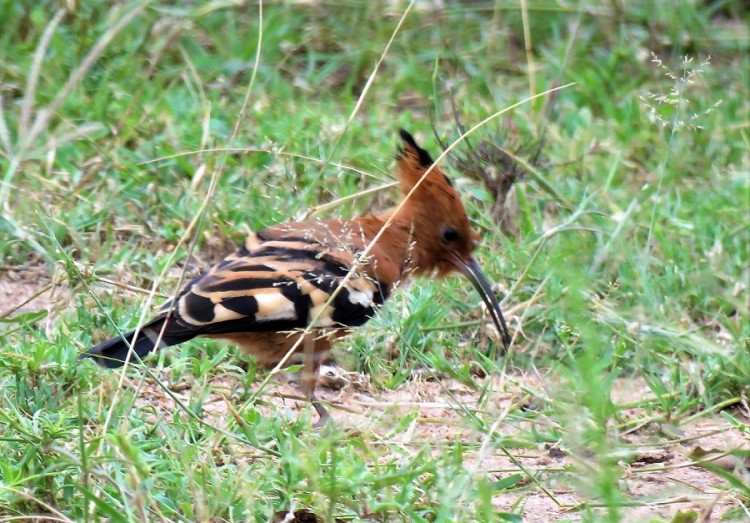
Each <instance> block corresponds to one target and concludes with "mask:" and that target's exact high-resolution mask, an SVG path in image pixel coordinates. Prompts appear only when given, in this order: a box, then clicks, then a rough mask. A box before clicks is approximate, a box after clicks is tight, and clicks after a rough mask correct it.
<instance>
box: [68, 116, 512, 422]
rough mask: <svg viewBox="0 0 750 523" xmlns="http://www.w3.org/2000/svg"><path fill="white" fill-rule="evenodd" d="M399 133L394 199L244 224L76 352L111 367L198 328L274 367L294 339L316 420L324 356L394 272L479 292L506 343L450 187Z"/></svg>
mask: <svg viewBox="0 0 750 523" xmlns="http://www.w3.org/2000/svg"><path fill="white" fill-rule="evenodd" d="M401 138H402V140H403V148H402V150H401V152H400V153H399V155H398V157H397V169H398V176H399V181H400V185H401V191H402V193H403V194H404V197H405V199H404V200H403V201H402V203H401V204H400V205H398V206H396V207H393V208H391V209H389V210H387V211H385V212H383V213H382V214H379V215H367V216H362V217H358V218H354V219H351V220H325V221H324V220H320V221H317V220H316V221H305V222H292V223H286V224H280V225H275V226H272V227H269V228H267V229H264V230H262V231H260V232H258V233H256V234H253V235H251V236H250V237H249V238H248V239H247V240H246V241H245V243H244V245H243V246H242V247H240V248H239V250H238V251H237V252H235V253H233V254H231V255H229V256H227V257H226V258H225V259H224V260H222V261H221V262H219V263H218V264H217V265H215V266H214V267H212V268H211V270H209V271H208V272H207V273H205V274H202V275H200V276H198V277H197V278H195V279H194V280H193V281H191V282H190V283H188V284H187V285H186V286H185V288H184V289H183V290H182V291H181V292H180V293H179V294H178V295H177V297H176V298H175V299H174V300H172V301H171V302H169V303H167V304H166V305H165V306H164V307H163V308H162V312H161V313H160V314H159V315H157V316H156V317H155V318H154V319H153V320H151V321H150V322H148V323H147V324H145V325H144V326H143V327H142V328H141V329H140V331H139V332H138V333H135V332H130V333H127V334H125V335H123V336H122V337H117V338H112V339H110V340H107V341H105V342H103V343H101V344H99V345H97V346H96V347H94V348H92V349H90V350H89V351H87V352H86V353H85V354H84V355H83V356H82V358H93V359H94V360H95V361H97V362H98V363H99V364H101V365H103V366H106V367H118V366H121V365H122V364H124V363H125V361H126V360H128V359H130V358H133V357H134V356H133V355H136V356H137V357H139V358H140V357H143V356H145V355H146V354H148V353H149V352H151V351H153V350H154V349H155V348H158V347H164V346H170V345H175V344H178V343H182V342H184V341H187V340H190V339H192V338H194V337H196V336H205V337H214V338H222V339H226V340H229V341H232V342H234V343H236V344H237V345H239V346H240V347H242V348H243V349H244V350H245V351H247V352H248V353H250V354H251V355H253V356H254V357H255V358H256V359H257V360H258V361H259V362H261V363H263V364H266V365H273V364H276V363H278V362H279V361H282V359H283V358H284V357H285V356H286V354H287V352H289V351H290V350H291V349H292V347H294V346H295V345H297V346H299V347H300V348H299V349H298V352H299V353H301V354H303V356H304V359H305V361H306V366H307V371H306V373H305V375H304V376H303V381H302V385H303V389H305V392H306V393H307V394H308V396H310V398H311V399H312V400H313V404H314V405H315V408H316V409H317V410H318V412H319V413H320V415H321V421H324V420H325V419H326V417H327V412H326V411H325V409H324V408H323V407H322V405H320V404H319V402H317V400H316V399H315V397H314V388H315V382H316V378H317V368H318V365H319V362H320V358H321V357H322V354H324V353H327V352H328V351H329V350H330V348H331V345H332V343H333V342H334V341H336V340H337V339H338V338H340V337H342V336H344V335H345V334H346V333H347V332H348V331H349V330H350V329H351V328H353V327H356V326H358V325H361V324H363V323H365V322H366V321H367V320H368V319H369V318H370V317H372V315H373V314H374V313H375V311H376V310H377V308H378V307H379V306H380V305H382V304H383V302H385V300H386V299H387V298H388V297H389V296H390V294H391V292H392V291H393V289H394V288H395V287H396V286H397V285H398V284H399V283H400V282H401V281H403V280H405V279H407V278H408V277H409V276H411V275H427V274H435V275H437V276H439V277H442V276H445V275H446V274H448V273H450V272H453V271H459V272H461V273H463V274H464V275H465V276H467V277H468V278H469V280H470V281H471V282H472V284H473V285H474V286H475V287H476V289H477V290H478V291H479V293H480V295H481V296H482V299H483V300H484V302H485V304H486V305H487V306H488V310H489V313H490V314H491V316H492V319H493V321H494V322H495V325H496V326H497V328H498V330H499V331H500V334H501V336H502V339H503V343H504V344H505V346H506V347H507V346H508V344H509V343H510V337H509V335H508V331H507V328H506V326H505V321H504V319H503V317H502V313H501V311H500V307H499V304H498V302H497V299H496V298H495V296H494V295H493V294H492V291H491V289H490V286H489V284H488V282H487V280H486V279H485V278H484V276H483V274H482V273H481V270H480V269H479V266H478V264H477V263H476V261H475V260H474V258H473V257H472V253H473V251H474V250H475V248H476V246H477V244H478V235H477V234H476V233H475V232H474V231H472V229H471V227H470V224H469V219H468V217H467V215H466V210H465V209H464V206H463V204H462V203H461V199H460V197H459V194H458V192H457V191H456V190H455V188H454V187H453V186H452V184H451V183H450V180H449V179H448V178H447V176H446V175H445V174H444V173H443V171H442V170H441V169H440V168H439V167H438V166H437V165H433V161H432V158H430V156H429V154H428V153H427V152H426V151H425V150H423V149H421V148H420V147H419V146H418V145H417V144H416V143H415V141H414V139H413V138H412V136H411V135H410V134H409V133H407V132H406V131H403V130H402V131H401ZM300 336H303V337H304V343H300V342H299V338H300Z"/></svg>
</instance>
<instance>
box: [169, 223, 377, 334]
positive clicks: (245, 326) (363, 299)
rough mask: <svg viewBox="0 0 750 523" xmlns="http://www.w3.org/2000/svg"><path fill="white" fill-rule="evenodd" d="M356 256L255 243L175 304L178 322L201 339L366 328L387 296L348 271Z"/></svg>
mask: <svg viewBox="0 0 750 523" xmlns="http://www.w3.org/2000/svg"><path fill="white" fill-rule="evenodd" d="M352 260H353V256H352V254H351V253H350V252H346V251H341V252H334V251H331V250H329V249H327V248H325V247H323V246H322V245H321V244H319V243H311V242H309V241H305V240H301V239H295V238H287V239H280V240H272V241H261V240H259V239H258V238H257V237H251V238H250V239H249V240H248V242H246V245H245V247H244V248H242V249H240V250H239V251H238V252H237V253H236V254H234V255H232V256H230V257H228V258H227V259H225V260H224V261H222V262H221V263H219V264H218V265H216V266H215V267H214V268H213V269H211V270H210V271H209V272H208V273H206V274H204V275H203V276H200V277H198V278H196V279H195V280H193V281H192V282H191V283H190V284H189V285H188V286H187V288H186V289H185V290H184V291H183V293H182V294H181V295H180V296H179V297H178V298H177V300H176V302H175V304H174V306H173V310H172V317H173V319H174V320H176V321H177V322H178V323H180V324H182V325H185V326H190V327H192V328H193V329H195V332H196V334H215V335H220V334H226V333H238V332H274V331H291V330H295V329H301V328H305V327H307V326H308V324H310V323H311V322H312V324H313V327H314V328H347V327H356V326H358V325H362V324H363V323H365V322H366V321H367V320H368V319H370V317H372V315H373V314H374V313H375V309H376V308H377V307H378V306H379V305H380V304H382V303H383V301H385V299H386V298H387V294H388V293H387V290H386V289H383V288H382V286H381V285H380V284H379V282H378V281H376V280H374V279H372V278H370V277H368V276H367V275H365V274H359V273H358V274H355V275H353V277H351V278H350V279H349V280H348V281H347V283H346V284H345V285H344V286H342V288H341V290H340V291H338V293H337V294H336V296H335V297H334V298H333V300H330V298H331V295H332V294H333V293H334V292H336V289H337V287H339V285H340V283H341V282H342V281H343V280H344V278H345V276H346V275H347V273H348V272H349V270H350V267H351V262H352ZM329 300H330V303H329Z"/></svg>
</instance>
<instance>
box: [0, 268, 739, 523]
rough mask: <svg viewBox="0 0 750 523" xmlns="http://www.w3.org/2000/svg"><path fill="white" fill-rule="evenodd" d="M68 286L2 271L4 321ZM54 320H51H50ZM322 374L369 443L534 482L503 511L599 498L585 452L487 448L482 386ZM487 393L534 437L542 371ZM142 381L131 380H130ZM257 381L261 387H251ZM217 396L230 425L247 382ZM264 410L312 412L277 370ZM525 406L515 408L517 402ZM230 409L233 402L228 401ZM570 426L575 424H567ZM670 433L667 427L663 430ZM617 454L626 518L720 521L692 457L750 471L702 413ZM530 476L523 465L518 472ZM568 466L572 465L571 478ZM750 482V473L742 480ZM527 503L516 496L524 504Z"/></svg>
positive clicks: (508, 425)
mask: <svg viewBox="0 0 750 523" xmlns="http://www.w3.org/2000/svg"><path fill="white" fill-rule="evenodd" d="M67 294H68V293H67V292H63V291H61V290H60V289H59V288H57V287H56V286H54V285H50V279H49V278H48V277H45V276H44V275H43V274H42V273H40V272H39V271H38V270H33V269H24V270H8V268H3V269H2V270H0V318H2V317H14V316H16V315H18V314H21V313H25V312H32V311H37V310H41V309H51V308H53V307H52V306H53V305H57V304H58V302H59V301H61V300H62V301H64V300H65V299H67ZM47 320H48V319H47ZM324 374H325V375H324V378H325V379H324V381H325V382H326V383H327V384H328V385H330V386H329V387H321V388H320V390H319V396H320V397H321V399H322V400H324V401H326V402H328V403H329V404H330V405H331V406H332V409H331V410H332V414H333V416H334V419H335V422H334V423H335V425H336V426H337V427H338V428H339V429H340V430H356V431H357V432H359V433H361V434H363V435H365V436H366V437H368V441H370V442H371V444H372V445H373V446H375V445H381V446H382V445H388V444H394V443H397V444H399V445H402V446H406V447H409V446H412V447H413V448H415V449H417V448H423V447H424V446H425V445H429V446H431V447H433V448H434V449H436V450H435V452H438V451H439V449H440V447H441V445H443V444H448V443H451V442H455V441H459V440H460V441H464V442H474V443H477V445H475V446H474V448H475V450H472V451H469V452H468V453H467V456H468V459H467V466H468V467H473V468H474V469H475V471H476V473H477V474H486V475H487V476H488V477H489V478H490V480H491V481H495V480H497V479H501V478H504V477H507V476H509V475H512V474H519V473H520V474H522V475H523V476H524V477H528V476H527V474H526V472H527V473H531V474H532V475H533V476H534V478H535V481H532V480H531V479H528V480H527V481H526V482H525V483H526V484H525V486H524V487H523V488H521V489H515V490H514V491H512V492H508V493H499V494H498V495H496V496H495V499H494V502H495V504H496V505H497V507H498V508H499V509H504V510H508V511H510V510H512V509H513V507H515V506H518V507H520V508H521V510H522V511H523V515H524V521H528V522H537V521H539V522H541V521H558V520H562V519H567V520H572V521H577V520H579V519H580V515H579V514H578V512H577V511H576V510H575V507H576V506H577V505H579V504H581V503H583V502H590V501H591V499H593V495H594V493H591V494H592V498H587V497H585V493H586V492H587V489H586V486H585V485H583V484H581V483H580V482H579V479H577V478H580V477H586V476H587V475H588V472H587V471H588V470H591V471H595V470H596V466H597V464H596V463H595V460H594V458H593V457H591V455H590V454H589V453H588V452H587V449H584V448H578V449H567V448H560V447H558V446H556V445H551V444H549V443H547V444H538V445H536V448H531V449H525V450H519V449H515V448H514V449H510V451H509V455H508V454H505V453H503V452H502V451H501V450H500V449H497V448H496V447H495V446H494V445H489V444H488V443H489V441H488V436H487V433H486V432H485V433H480V432H478V431H477V430H475V429H473V428H472V427H471V426H470V424H469V423H468V422H467V421H466V418H465V414H464V412H463V411H464V409H477V408H478V407H477V405H480V402H479V392H478V391H477V390H473V389H471V388H469V387H467V386H465V385H462V384H460V383H458V382H456V381H454V380H450V379H440V380H425V379H422V378H415V379H414V380H412V381H409V382H407V383H405V384H404V385H403V386H401V387H400V388H399V389H398V390H376V389H374V388H373V387H372V386H370V384H369V380H368V379H367V377H366V376H363V375H359V374H356V373H347V372H345V371H342V370H341V369H338V368H336V367H330V368H324ZM485 380H491V381H489V382H485V383H482V380H479V381H480V383H482V385H487V390H488V391H489V396H487V399H486V401H484V402H482V403H481V409H483V410H482V411H481V413H480V414H481V415H482V417H483V418H484V419H493V418H492V417H490V414H491V416H494V417H495V418H494V419H496V420H497V421H496V423H495V424H494V426H493V430H494V431H495V435H502V436H504V437H513V436H514V435H516V436H518V438H519V439H523V440H525V441H530V440H529V439H528V437H524V435H528V433H529V430H530V425H529V423H531V422H530V421H527V420H522V419H519V418H518V417H515V418H514V417H512V416H510V415H509V414H508V413H511V412H517V407H518V406H519V405H525V406H526V407H528V408H531V409H533V408H534V402H533V401H531V400H530V397H529V395H528V394H527V392H526V391H528V390H529V389H532V390H539V391H544V390H546V389H548V386H547V384H543V383H541V382H540V378H539V377H538V376H531V375H507V376H499V377H498V376H495V377H492V378H485ZM131 384H132V386H136V385H135V382H132V383H131ZM256 385H257V384H256ZM210 386H211V396H210V397H209V399H208V401H207V402H206V403H205V404H204V412H205V414H206V415H207V418H208V419H207V421H210V422H211V423H212V424H216V425H218V426H223V425H225V424H226V423H227V420H230V419H231V418H232V417H231V414H230V412H229V402H232V399H233V397H235V396H236V395H237V392H238V390H241V389H240V388H241V387H242V385H241V384H240V383H239V382H238V381H237V380H236V379H234V378H230V377H227V376H220V377H217V378H214V379H213V380H212V381H211V382H210ZM192 387H193V385H192V384H191V383H188V382H186V383H178V384H175V385H174V386H173V387H172V389H173V390H172V391H173V393H174V394H175V395H176V396H177V397H179V398H181V399H182V400H184V401H185V402H186V403H189V399H190V395H191V393H192V392H193V390H192ZM614 391H615V393H614V396H613V398H612V400H613V401H614V402H615V403H616V404H618V405H625V404H628V403H631V402H634V401H637V400H642V399H644V398H647V397H650V396H652V393H651V392H650V390H649V389H648V387H647V386H646V384H645V383H644V382H642V381H641V380H639V379H636V380H632V379H619V380H618V381H617V382H616V384H615V386H614ZM262 398H263V400H264V402H263V403H264V406H262V407H260V410H261V412H262V413H263V414H264V415H269V416H271V415H287V416H296V415H298V412H299V411H300V409H309V408H310V407H309V406H308V405H307V402H305V401H304V400H302V398H300V392H299V389H298V388H297V387H296V385H294V384H293V383H290V382H289V381H288V380H287V379H285V378H284V377H283V376H277V377H275V378H274V379H273V380H272V381H271V382H270V384H269V386H268V387H267V388H266V389H265V390H264V392H263V395H262ZM519 402H520V403H519ZM145 405H150V406H151V407H152V408H153V407H157V411H156V413H155V414H154V415H158V416H160V417H165V418H167V419H168V418H169V417H170V416H171V413H173V412H174V411H175V409H176V408H177V407H176V405H175V403H174V401H173V400H172V399H171V398H170V397H169V396H168V395H167V394H166V393H165V392H164V390H163V389H162V388H161V387H160V386H159V385H158V384H156V382H155V381H153V380H151V379H148V380H146V382H145V383H144V384H143V386H142V387H141V389H140V392H139V398H138V400H137V403H136V406H145ZM233 405H235V406H236V404H235V403H234V402H233ZM406 412H410V413H412V414H415V417H414V421H413V422H412V423H411V424H410V425H409V426H408V427H407V428H406V429H405V430H404V431H402V432H399V433H397V434H393V433H392V430H391V429H392V427H393V422H394V420H396V419H400V418H401V417H402V416H403V414H404V413H406ZM747 414H748V412H747V406H746V405H743V406H742V407H740V408H737V409H734V410H733V411H732V415H733V416H735V417H736V418H738V419H740V421H742V422H743V423H748V418H747V417H746V416H747ZM645 416H646V413H644V412H643V411H639V410H635V409H632V410H628V409H625V410H623V411H622V420H624V421H627V420H628V419H638V418H644V417H645ZM534 418H535V419H534V423H537V425H538V426H539V425H540V424H541V426H543V425H545V424H547V425H548V426H555V425H556V423H558V422H557V421H553V420H547V419H545V418H544V416H543V415H540V416H537V417H534ZM567 428H568V429H569V428H570V427H567ZM667 428H668V427H667ZM618 434H619V440H620V442H621V447H622V448H621V449H620V448H618V452H620V450H622V458H621V459H620V466H621V467H622V470H623V477H622V480H621V482H620V485H619V487H620V489H621V491H622V492H623V493H624V494H625V495H626V496H627V497H629V498H630V499H631V500H632V501H635V502H637V503H638V504H639V505H640V506H633V507H623V508H622V512H621V514H622V520H623V521H648V520H649V519H651V518H663V519H666V520H671V519H672V518H673V517H674V515H675V514H677V513H678V512H679V511H687V510H694V511H696V512H697V513H698V514H700V515H701V517H702V518H703V519H701V520H700V521H706V522H708V521H719V520H720V517H721V516H722V514H724V513H725V512H727V510H729V509H730V508H731V507H733V506H736V503H735V501H734V500H733V498H732V493H731V492H728V488H727V484H726V483H725V482H724V481H723V480H722V479H721V478H720V477H719V476H718V475H716V474H715V473H713V472H710V471H708V470H706V469H704V468H701V467H699V466H697V465H696V464H695V461H696V459H698V458H699V457H702V459H708V460H713V461H714V463H716V464H717V465H718V466H720V467H722V468H724V469H726V470H729V471H737V470H744V471H745V474H746V473H747V472H746V471H747V469H748V466H749V465H750V464H748V463H742V462H740V461H739V460H740V458H737V457H735V456H732V455H725V454H726V452H727V451H730V450H736V449H744V450H745V451H750V441H748V439H747V438H746V437H743V435H742V434H741V433H740V431H739V430H737V429H735V428H733V427H732V426H731V425H729V424H728V423H727V422H726V421H725V420H724V419H723V418H722V417H720V416H719V415H708V416H704V417H699V418H697V419H695V420H693V421H691V422H690V423H687V424H683V425H680V426H679V428H677V427H673V428H672V429H670V430H666V431H665V430H664V427H663V426H661V425H657V424H644V425H643V426H642V427H637V428H636V430H633V431H632V432H627V431H625V430H621V431H619V432H618ZM520 467H523V469H524V470H525V471H526V472H522V471H521V468H520ZM566 468H568V469H571V468H572V469H574V470H576V471H577V472H576V473H575V474H570V473H567V472H566V470H565V469H566ZM744 479H745V480H748V479H749V478H747V477H745V478H744ZM519 500H520V503H519Z"/></svg>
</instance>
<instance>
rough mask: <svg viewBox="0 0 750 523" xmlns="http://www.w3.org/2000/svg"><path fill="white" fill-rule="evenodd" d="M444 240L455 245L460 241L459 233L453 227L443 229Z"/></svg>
mask: <svg viewBox="0 0 750 523" xmlns="http://www.w3.org/2000/svg"><path fill="white" fill-rule="evenodd" d="M443 240H445V241H447V242H448V243H453V242H455V241H456V240H458V231H457V230H456V229H454V228H453V227H446V228H445V229H443Z"/></svg>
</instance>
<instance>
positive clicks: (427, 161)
mask: <svg viewBox="0 0 750 523" xmlns="http://www.w3.org/2000/svg"><path fill="white" fill-rule="evenodd" d="M398 134H399V135H400V136H401V139H402V140H403V141H404V143H405V144H406V146H407V147H409V148H411V149H414V153H415V154H416V155H417V159H418V160H419V165H421V166H422V167H424V168H425V169H428V168H429V167H430V165H432V164H433V163H435V162H434V161H433V160H432V156H430V153H428V152H427V151H425V150H424V149H422V148H421V147H420V146H418V145H417V142H416V141H414V137H413V136H412V135H411V134H409V131H407V130H405V129H401V130H399V132H398ZM404 151H405V149H401V154H403V153H404ZM401 154H399V157H400V156H401Z"/></svg>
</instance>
